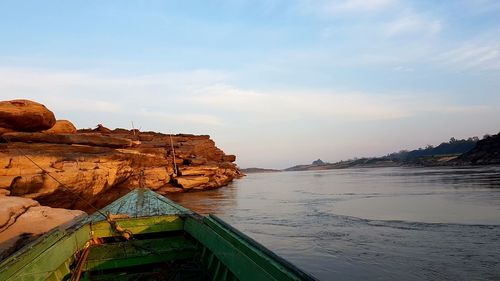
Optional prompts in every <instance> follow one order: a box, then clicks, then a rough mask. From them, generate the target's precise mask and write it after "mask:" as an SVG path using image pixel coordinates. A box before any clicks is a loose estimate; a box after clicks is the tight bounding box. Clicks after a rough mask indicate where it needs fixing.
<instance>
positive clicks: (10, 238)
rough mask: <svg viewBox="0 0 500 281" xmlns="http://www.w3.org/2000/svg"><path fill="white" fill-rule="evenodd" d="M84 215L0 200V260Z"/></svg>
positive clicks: (15, 199) (27, 202)
mask: <svg viewBox="0 0 500 281" xmlns="http://www.w3.org/2000/svg"><path fill="white" fill-rule="evenodd" d="M84 215H85V213H84V212H82V211H78V210H65V209H57V208H50V207H46V206H40V204H39V203H38V202H36V201H34V200H32V199H28V198H21V197H15V196H2V197H0V260H2V257H5V256H7V255H9V254H10V253H12V252H14V251H15V250H16V249H17V245H22V244H26V242H29V241H26V240H31V239H32V238H34V237H37V236H38V235H40V234H43V233H45V232H47V231H49V230H51V229H52V228H54V227H57V226H59V225H62V224H67V223H71V222H73V221H75V220H76V219H77V218H78V217H80V216H84Z"/></svg>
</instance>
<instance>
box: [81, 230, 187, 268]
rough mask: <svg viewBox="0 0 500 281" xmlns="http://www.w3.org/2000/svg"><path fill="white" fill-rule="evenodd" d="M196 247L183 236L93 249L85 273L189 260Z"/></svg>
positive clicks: (94, 247)
mask: <svg viewBox="0 0 500 281" xmlns="http://www.w3.org/2000/svg"><path fill="white" fill-rule="evenodd" d="M196 251H197V248H196V245H195V244H194V243H193V242H191V241H189V240H187V239H186V238H184V237H181V236H177V237H167V238H162V239H151V240H135V241H128V242H118V243H110V244H103V245H96V246H93V247H92V248H91V250H90V253H89V256H88V259H87V263H86V270H87V271H95V270H106V269H116V268H126V267H130V266H137V265H145V264H151V263H158V262H165V261H172V260H178V259H186V258H192V257H193V256H194V255H195V253H196Z"/></svg>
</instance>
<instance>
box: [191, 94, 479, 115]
mask: <svg viewBox="0 0 500 281" xmlns="http://www.w3.org/2000/svg"><path fill="white" fill-rule="evenodd" d="M188 99H189V100H190V101H192V102H194V103H200V104H202V105H205V106H207V107H211V108H217V109H218V110H223V111H228V112H233V113H236V112H237V113H238V114H246V115H249V116H254V118H255V119H256V120H257V121H258V120H260V121H263V122H270V121H271V122H272V121H294V120H304V119H312V120H328V119H337V120H342V121H377V120H389V119H399V118H405V117H410V116H415V115H418V114H420V113H424V112H440V113H450V114H452V113H468V112H477V111H482V110H486V109H487V108H486V107H477V106H464V107H460V106H454V105H449V104H447V102H446V101H441V102H440V101H438V100H436V99H435V98H434V99H429V98H422V95H380V94H376V93H363V92H334V91H317V92H272V93H269V92H268V93H265V92H256V91H249V90H243V89H238V88H235V87H232V86H228V85H215V86H211V87H207V88H204V89H200V91H199V92H198V93H197V94H195V95H192V96H190V97H189V98H188ZM426 101H428V102H426ZM429 101H432V102H429Z"/></svg>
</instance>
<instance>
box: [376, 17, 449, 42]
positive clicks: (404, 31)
mask: <svg viewBox="0 0 500 281" xmlns="http://www.w3.org/2000/svg"><path fill="white" fill-rule="evenodd" d="M441 29H442V23H441V21H440V20H437V19H428V18H424V17H421V16H418V15H410V16H403V17H401V18H399V19H397V20H395V21H392V22H389V23H386V24H385V25H384V34H385V35H386V36H387V37H395V36H402V35H412V34H415V33H420V34H428V35H434V34H437V33H439V32H440V31H441Z"/></svg>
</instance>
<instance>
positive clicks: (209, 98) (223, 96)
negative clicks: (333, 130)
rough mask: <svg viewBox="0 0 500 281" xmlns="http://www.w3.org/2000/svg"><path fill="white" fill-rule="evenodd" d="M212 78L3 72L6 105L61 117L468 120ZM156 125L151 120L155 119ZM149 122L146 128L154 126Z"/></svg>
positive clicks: (451, 108)
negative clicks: (38, 105) (29, 105)
mask: <svg viewBox="0 0 500 281" xmlns="http://www.w3.org/2000/svg"><path fill="white" fill-rule="evenodd" d="M223 77H227V76H225V75H223V74H219V73H216V72H210V71H193V72H183V73H162V74H154V75H137V76H127V77H121V76H110V75H100V74H93V73H86V72H71V73H69V72H51V71H40V70H36V71H35V70H20V69H13V70H9V69H0V93H2V97H1V98H2V99H13V98H29V99H34V100H37V101H40V102H42V103H45V104H46V105H47V106H48V107H49V108H53V109H54V111H56V113H57V111H58V110H59V111H66V112H68V111H73V112H76V113H78V112H80V113H84V114H88V112H104V113H108V114H109V116H113V115H116V114H117V113H119V114H121V115H124V116H125V115H130V116H142V117H145V118H146V119H147V120H154V119H155V118H156V119H165V120H168V122H171V123H189V124H198V125H200V126H201V125H203V126H226V125H228V124H233V125H234V124H235V122H236V121H235V120H233V119H238V118H240V119H247V120H253V122H256V123H268V122H281V121H297V120H310V121H314V120H341V121H377V120H389V119H400V118H405V117H410V116H415V115H418V114H420V113H422V112H442V113H449V114H453V113H466V112H470V111H471V110H472V111H477V110H484V108H477V107H474V108H472V107H457V106H455V105H453V104H451V105H450V104H448V102H447V101H446V100H443V101H441V102H440V101H438V100H436V99H426V98H422V95H415V94H413V95H412V94H406V95H400V94H398V95H387V94H379V93H370V92H348V91H319V90H318V91H311V92H299V91H286V90H281V91H253V90H247V89H242V88H238V87H235V86H232V85H231V83H230V82H228V81H225V80H224V78H223ZM148 118H149V119H148ZM147 120H146V121H147Z"/></svg>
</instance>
